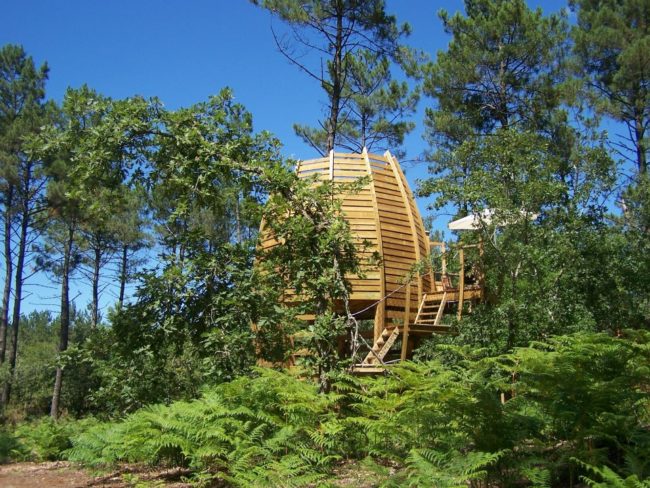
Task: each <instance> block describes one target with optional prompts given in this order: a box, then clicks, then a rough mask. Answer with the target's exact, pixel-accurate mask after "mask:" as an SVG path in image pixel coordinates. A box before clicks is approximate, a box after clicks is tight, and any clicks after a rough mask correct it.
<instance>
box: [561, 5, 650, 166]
mask: <svg viewBox="0 0 650 488" xmlns="http://www.w3.org/2000/svg"><path fill="white" fill-rule="evenodd" d="M570 4H571V7H572V8H573V9H575V10H576V11H577V14H578V23H577V26H576V27H575V28H574V31H573V37H574V39H575V52H576V55H577V58H578V60H579V62H580V68H582V70H584V71H585V72H586V74H587V75H588V76H587V78H586V82H587V85H588V87H589V88H590V90H591V95H592V99H591V101H592V103H593V106H594V107H595V108H596V110H598V111H599V112H600V113H602V114H605V115H607V116H609V117H611V118H613V119H614V120H617V121H619V122H622V123H623V124H625V126H626V127H627V132H628V135H626V136H621V138H622V140H623V142H620V143H619V142H615V143H614V144H615V146H616V147H617V152H618V153H619V154H620V155H622V156H623V157H625V158H628V159H630V160H632V161H634V163H635V165H636V168H637V171H638V173H639V174H644V173H646V172H647V168H648V150H650V144H649V143H648V130H649V127H650V88H649V87H650V5H649V4H648V2H647V1H646V0H605V1H600V0H571V2H570ZM630 153H632V154H633V155H634V156H633V157H630V156H629V154H630Z"/></svg>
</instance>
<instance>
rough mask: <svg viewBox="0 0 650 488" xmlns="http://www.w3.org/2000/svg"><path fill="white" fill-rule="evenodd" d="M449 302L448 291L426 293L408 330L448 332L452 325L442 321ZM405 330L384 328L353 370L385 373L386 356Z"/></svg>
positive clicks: (432, 332)
mask: <svg viewBox="0 0 650 488" xmlns="http://www.w3.org/2000/svg"><path fill="white" fill-rule="evenodd" d="M447 303H448V293H447V291H443V292H436V293H429V294H425V295H424V296H423V297H422V302H420V307H419V308H418V313H417V315H416V317H415V321H414V322H413V323H412V324H409V326H408V328H407V329H408V331H409V332H411V333H419V334H434V333H435V334H445V333H448V332H449V331H450V329H451V326H449V325H445V324H442V323H441V321H442V317H443V315H444V311H445V307H446V305H447ZM403 332H404V327H402V328H400V327H399V326H394V327H392V328H384V330H383V331H382V333H381V335H380V336H379V338H378V339H377V340H376V341H375V343H374V344H373V345H372V348H371V349H370V351H368V354H367V355H366V357H365V358H364V359H363V361H361V362H360V363H358V364H355V365H354V366H353V367H352V372H354V373H355V374H376V373H383V372H384V371H385V370H386V368H385V365H386V364H385V362H384V358H385V357H386V355H387V354H388V351H390V348H391V347H393V344H395V341H396V340H397V339H398V337H399V336H400V335H401V334H402V333H403Z"/></svg>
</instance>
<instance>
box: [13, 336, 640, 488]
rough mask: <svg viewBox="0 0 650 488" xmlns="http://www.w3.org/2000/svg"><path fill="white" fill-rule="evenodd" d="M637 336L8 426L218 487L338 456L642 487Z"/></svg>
mask: <svg viewBox="0 0 650 488" xmlns="http://www.w3.org/2000/svg"><path fill="white" fill-rule="evenodd" d="M649 347H650V334H648V333H647V332H639V331H629V332H626V333H625V335H624V336H622V337H612V336H609V335H606V334H602V333H600V334H593V333H592V334H585V333H582V334H574V335H570V336H558V337H556V338H554V339H553V340H550V341H548V342H546V343H535V344H531V346H530V347H527V348H520V349H516V350H515V351H513V352H512V353H510V354H505V355H499V356H486V355H485V351H483V352H482V354H481V352H480V351H478V352H471V351H470V350H469V348H459V347H451V346H439V347H438V348H437V352H438V357H437V358H436V359H434V360H431V361H428V362H426V363H404V364H400V365H398V366H395V367H392V368H391V369H390V372H389V374H388V375H387V376H385V377H383V378H374V379H366V378H355V377H349V376H346V375H342V374H339V375H338V377H337V378H336V380H335V381H333V384H332V392H331V393H327V394H319V393H318V388H317V387H316V385H314V384H313V383H311V382H309V381H306V380H301V379H297V378H295V377H294V376H291V375H290V374H289V373H287V372H280V371H274V370H271V369H258V370H256V371H255V375H254V376H251V377H240V378H238V379H236V380H234V381H231V382H229V383H223V384H221V385H218V386H216V387H212V388H208V389H206V390H204V392H203V394H202V395H201V396H200V398H198V399H196V400H192V401H189V402H182V401H177V402H173V403H171V404H170V405H154V406H149V407H145V408H143V409H140V410H138V411H137V412H135V413H133V414H130V415H128V416H127V417H126V418H125V419H123V420H122V421H120V422H106V423H101V424H94V423H93V421H90V423H89V424H88V425H82V424H70V425H69V426H68V425H67V424H53V423H51V422H49V421H48V422H41V423H36V424H33V425H32V426H26V427H20V428H19V429H18V431H17V433H16V434H15V439H18V440H19V441H20V443H21V445H22V446H23V447H22V448H20V449H22V451H20V452H23V453H28V452H32V451H33V452H35V453H37V454H35V455H36V456H49V457H61V456H63V457H65V458H67V459H70V460H72V461H77V462H81V463H84V464H86V465H92V466H97V465H112V464H116V463H120V462H132V463H149V464H157V465H176V466H185V467H189V468H190V469H191V470H192V472H193V473H196V475H197V480H198V479H199V478H200V479H201V480H204V481H205V480H207V479H213V480H214V479H221V480H224V481H226V482H227V483H229V484H232V485H233V486H310V485H313V484H316V483H320V482H323V481H325V479H328V478H330V477H331V475H332V474H331V473H332V469H333V468H335V467H337V466H338V465H339V462H340V461H341V460H343V459H347V460H350V459H352V460H361V459H364V461H355V462H359V463H360V465H361V466H363V467H364V469H365V470H368V471H369V472H372V473H374V474H373V477H375V478H376V479H377V483H378V484H379V485H381V486H386V487H390V486H422V485H424V484H427V483H434V484H435V486H449V487H458V486H467V484H469V485H470V486H476V487H479V486H481V487H492V486H493V487H497V486H498V487H508V486H521V485H522V484H526V485H528V486H535V487H540V488H541V487H563V486H569V485H570V484H571V483H572V481H571V480H574V481H573V482H575V481H576V480H578V479H579V477H580V476H585V477H586V478H585V480H591V479H596V478H600V477H602V479H603V481H602V483H610V484H609V485H602V486H645V485H643V484H638V483H643V481H639V480H643V479H645V478H646V477H647V475H648V471H647V470H648V466H647V461H645V460H647V459H648V458H649V457H648V453H650V436H648V433H647V423H648V421H649V420H650V417H649V415H650V397H649V396H648V393H647V392H648V377H650V375H648V369H649V368H650V348H649ZM79 429H83V432H82V433H81V434H79V435H77V436H76V437H74V438H73V441H72V443H73V447H72V448H71V449H70V450H68V451H65V452H64V453H63V455H62V454H61V451H60V450H58V449H61V448H65V446H66V445H67V442H68V439H69V438H70V436H71V435H73V434H74V432H75V431H76V432H78V431H79ZM6 442H7V443H10V442H13V441H12V440H11V439H7V440H6ZM25 446H37V447H25ZM368 456H369V457H368ZM574 459H580V460H583V461H581V462H579V463H576V462H575V461H574ZM623 459H625V460H626V462H625V463H623V461H622V460H623ZM585 463H588V465H587V464H585ZM592 466H596V468H593V467H592ZM614 472H616V473H621V474H620V475H617V474H614ZM620 476H625V477H627V478H626V479H623V478H620ZM617 477H618V478H617ZM619 478H620V479H619ZM617 480H618V481H617ZM588 482H591V483H594V486H601V485H598V484H595V483H600V481H588ZM617 482H618V484H616V483H617ZM625 483H627V484H625ZM634 483H637V484H634Z"/></svg>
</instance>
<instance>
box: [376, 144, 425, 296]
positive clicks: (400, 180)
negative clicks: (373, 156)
mask: <svg viewBox="0 0 650 488" xmlns="http://www.w3.org/2000/svg"><path fill="white" fill-rule="evenodd" d="M384 156H385V157H386V159H387V160H388V161H389V162H390V165H391V167H392V168H393V171H395V177H396V180H397V184H398V186H399V189H400V191H401V193H402V197H403V198H404V203H406V208H407V210H408V218H409V225H410V227H411V235H412V238H413V247H414V248H415V260H416V261H419V260H420V258H421V257H422V250H421V249H420V246H419V243H418V242H417V238H418V232H422V233H424V229H420V228H418V227H417V225H416V223H415V216H414V212H413V196H412V195H411V191H410V189H409V188H408V183H407V182H406V178H404V173H402V169H401V168H400V166H399V163H398V162H397V160H395V158H394V157H393V156H392V155H391V153H390V152H388V151H386V153H385V154H384ZM418 217H419V215H418ZM420 221H421V219H420ZM417 286H418V295H417V300H418V301H420V300H421V299H422V294H423V293H424V289H423V283H422V277H421V276H420V277H418V279H417Z"/></svg>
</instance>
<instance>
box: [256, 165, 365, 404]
mask: <svg viewBox="0 0 650 488" xmlns="http://www.w3.org/2000/svg"><path fill="white" fill-rule="evenodd" d="M364 183H365V181H363V180H361V181H360V182H357V183H352V184H350V183H345V184H342V183H337V182H332V181H324V182H317V181H316V180H305V181H301V180H299V179H298V178H297V177H296V181H295V184H294V185H293V187H292V188H291V191H290V193H280V194H278V195H271V196H270V198H269V201H268V202H267V204H266V207H265V228H264V232H265V234H267V238H268V237H272V238H273V239H275V240H276V241H277V242H278V244H277V245H275V246H273V247H271V248H269V249H268V250H267V251H266V252H263V253H261V254H260V259H261V261H262V263H261V264H260V266H263V268H264V272H265V273H267V274H269V275H273V274H276V275H277V276H278V277H280V278H281V287H280V289H285V290H291V292H290V293H293V294H294V298H295V302H296V303H295V305H296V306H297V310H300V311H301V312H302V313H304V314H314V322H313V325H310V326H309V327H308V328H307V330H304V328H303V330H300V335H301V336H302V337H303V339H304V343H305V345H306V346H307V347H308V349H309V351H310V356H309V358H308V362H311V363H312V366H313V367H314V369H315V371H316V373H317V375H318V378H319V383H320V390H321V392H328V391H329V389H330V387H331V374H332V373H333V372H334V371H335V370H336V369H337V368H340V365H341V361H340V358H339V356H338V343H337V342H338V337H340V336H341V335H345V334H347V333H349V332H350V330H349V329H350V323H349V321H348V317H347V316H346V315H345V314H344V315H340V309H341V308H342V306H344V307H347V300H348V296H349V292H350V289H349V282H348V281H347V280H346V277H347V276H349V275H351V274H359V273H361V272H362V271H361V260H360V258H359V253H357V249H356V247H355V243H354V240H353V238H352V234H351V231H350V227H349V223H348V222H347V221H346V220H345V219H344V218H343V217H342V211H341V207H340V201H339V200H338V199H337V197H336V195H340V194H342V193H345V192H353V191H354V190H355V188H359V187H360V186H361V185H363V184H364ZM282 285H283V286H282Z"/></svg>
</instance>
